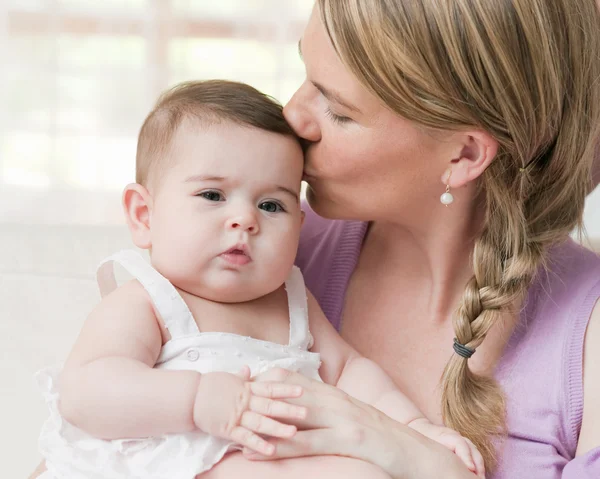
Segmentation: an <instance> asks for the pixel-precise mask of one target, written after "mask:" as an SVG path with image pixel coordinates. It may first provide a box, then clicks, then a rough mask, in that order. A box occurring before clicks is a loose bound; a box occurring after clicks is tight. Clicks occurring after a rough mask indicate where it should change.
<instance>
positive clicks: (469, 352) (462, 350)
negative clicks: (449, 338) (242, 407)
mask: <svg viewBox="0 0 600 479" xmlns="http://www.w3.org/2000/svg"><path fill="white" fill-rule="evenodd" d="M453 347H454V352H455V353H456V354H458V355H459V356H461V357H463V358H465V359H469V358H470V357H471V356H473V354H474V353H475V350H474V349H471V348H467V347H466V346H465V345H464V344H460V343H459V342H458V339H456V338H454V346H453Z"/></svg>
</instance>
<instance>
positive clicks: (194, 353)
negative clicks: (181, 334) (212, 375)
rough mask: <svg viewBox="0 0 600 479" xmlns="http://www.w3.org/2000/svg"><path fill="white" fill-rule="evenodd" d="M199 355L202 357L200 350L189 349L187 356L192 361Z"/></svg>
mask: <svg viewBox="0 0 600 479" xmlns="http://www.w3.org/2000/svg"><path fill="white" fill-rule="evenodd" d="M199 357H200V353H199V352H198V350H197V349H188V352H187V358H188V359H189V360H190V361H197V360H198V358H199Z"/></svg>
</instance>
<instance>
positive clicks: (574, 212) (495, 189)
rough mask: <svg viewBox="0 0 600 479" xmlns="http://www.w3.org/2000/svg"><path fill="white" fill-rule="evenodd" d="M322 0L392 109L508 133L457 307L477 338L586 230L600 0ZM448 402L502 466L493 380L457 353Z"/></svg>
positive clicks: (488, 177)
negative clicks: (554, 254)
mask: <svg viewBox="0 0 600 479" xmlns="http://www.w3.org/2000/svg"><path fill="white" fill-rule="evenodd" d="M318 3H319V7H320V11H321V17H322V21H323V22H324V24H325V27H326V29H327V31H328V34H329V36H330V38H331V41H332V43H333V45H334V48H335V49H336V51H337V52H338V54H339V56H340V58H341V59H342V61H343V62H344V64H345V65H346V66H347V67H348V68H349V69H350V71H352V73H353V74H354V75H355V76H356V77H357V78H358V80H359V81H360V82H361V83H362V84H363V85H364V86H365V87H366V88H367V89H368V90H370V91H371V92H372V93H373V94H375V95H376V96H377V97H378V98H379V99H380V100H382V101H383V102H384V103H385V104H386V105H387V106H388V107H389V108H390V109H392V110H393V111H394V112H396V113H397V114H398V115H401V116H402V117H405V118H407V119H409V120H411V121H414V122H416V123H418V124H420V125H424V126H426V127H430V128H433V129H436V130H446V131H448V130H459V129H463V128H472V127H476V128H481V129H483V130H485V131H487V132H489V133H490V134H492V135H493V136H494V138H496V140H497V141H498V143H499V150H498V154H497V157H496V158H495V160H494V161H493V162H492V164H491V165H490V167H489V168H488V169H487V170H486V171H485V173H484V174H483V176H482V178H481V180H480V186H481V195H482V198H484V200H485V201H484V204H485V206H484V208H485V218H484V221H483V227H482V230H481V233H480V235H479V237H478V239H477V240H476V243H475V246H474V250H473V253H472V266H473V270H474V275H473V277H472V278H471V280H470V281H469V282H468V284H467V285H466V288H465V292H464V294H463V297H462V300H461V305H460V307H459V309H458V311H457V312H456V313H455V315H454V318H453V320H454V322H453V324H454V330H455V334H456V338H457V339H458V341H459V342H460V343H461V344H463V345H466V346H467V347H469V348H471V349H476V348H477V347H478V346H479V345H480V344H481V343H482V342H483V340H484V339H485V337H486V334H487V333H488V331H489V330H490V328H491V327H492V326H493V325H494V324H495V323H497V322H498V321H499V320H500V318H501V317H502V314H503V312H505V311H510V308H511V306H513V305H514V304H515V301H516V300H519V299H521V298H523V296H524V294H525V292H526V290H527V289H528V287H529V286H530V284H531V282H532V279H533V278H534V276H535V275H536V272H537V271H538V269H539V267H540V266H543V265H544V264H545V260H546V258H547V252H548V249H549V247H551V246H552V245H555V244H557V243H558V242H560V241H563V240H565V239H566V238H568V235H569V233H570V232H571V230H573V228H574V227H577V226H579V227H581V221H582V215H583V208H584V200H585V196H586V194H587V193H588V191H589V190H590V188H591V167H592V160H593V156H594V146H595V144H596V140H597V139H598V132H599V126H600V114H599V109H600V91H599V86H598V85H599V78H600V63H599V57H598V52H600V34H599V32H600V15H599V13H598V8H597V6H596V2H595V0H552V1H548V0H505V1H498V0H444V1H435V0H420V1H417V0H411V1H408V0H404V1H403V0H369V1H366V0H319V2H318ZM528 164H529V165H530V166H529V167H528V168H527V169H525V170H524V171H521V169H522V168H523V167H524V166H525V165H528ZM448 348H449V349H450V348H451V344H449V345H448ZM442 412H443V417H444V420H445V422H446V424H447V425H448V426H450V427H452V428H454V429H456V430H457V431H459V432H460V433H461V434H463V435H464V436H466V437H468V438H470V439H471V440H472V441H473V442H474V443H475V445H476V446H477V447H478V448H479V450H480V451H481V452H482V454H483V455H484V458H485V461H486V465H487V467H488V469H493V467H494V466H495V464H496V452H495V448H494V439H499V438H501V437H503V436H504V434H505V430H506V427H505V402H504V396H503V393H502V390H501V388H500V387H499V385H498V384H497V383H496V381H495V380H494V379H493V378H492V377H487V376H479V375H475V374H473V373H472V372H471V371H470V370H469V368H468V367H467V359H464V358H462V357H460V356H458V355H456V354H454V355H452V357H451V359H450V360H449V362H448V364H447V366H446V368H445V371H444V374H443V377H442Z"/></svg>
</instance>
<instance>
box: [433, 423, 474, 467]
mask: <svg viewBox="0 0 600 479" xmlns="http://www.w3.org/2000/svg"><path fill="white" fill-rule="evenodd" d="M438 441H439V442H440V443H441V444H442V445H444V446H446V447H447V448H448V449H450V450H451V451H453V452H454V454H456V455H457V456H458V458H459V459H460V460H461V461H462V462H464V463H465V466H467V468H468V469H469V470H470V471H472V472H476V467H475V463H474V462H473V459H472V457H471V447H470V446H469V443H468V442H467V440H466V439H465V438H464V437H462V436H461V435H460V434H457V433H456V432H451V433H447V432H446V433H443V434H442V435H440V436H439V438H438Z"/></svg>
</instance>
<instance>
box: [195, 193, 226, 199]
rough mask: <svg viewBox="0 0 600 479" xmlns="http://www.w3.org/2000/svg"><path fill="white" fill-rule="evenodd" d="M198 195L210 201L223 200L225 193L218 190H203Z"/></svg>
mask: <svg viewBox="0 0 600 479" xmlns="http://www.w3.org/2000/svg"><path fill="white" fill-rule="evenodd" d="M198 196H201V197H202V198H205V199H207V200H208V201H223V195H222V194H221V193H219V192H218V191H203V192H202V193H199V194H198Z"/></svg>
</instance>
